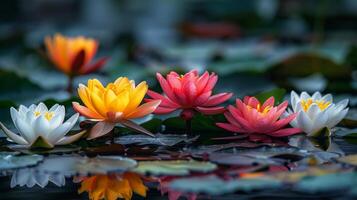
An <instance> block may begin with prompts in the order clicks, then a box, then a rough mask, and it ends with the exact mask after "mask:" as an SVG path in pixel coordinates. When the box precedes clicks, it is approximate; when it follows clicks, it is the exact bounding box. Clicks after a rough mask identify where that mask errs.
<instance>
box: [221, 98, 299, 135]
mask: <svg viewBox="0 0 357 200" xmlns="http://www.w3.org/2000/svg"><path fill="white" fill-rule="evenodd" d="M274 102H275V99H274V97H270V98H269V99H267V100H266V101H265V102H264V103H263V104H261V103H260V102H259V101H258V100H257V99H256V98H255V97H248V96H246V97H244V100H243V102H242V101H241V100H240V99H237V100H236V106H232V105H229V106H228V111H227V112H225V113H224V116H225V117H226V119H227V120H228V123H217V126H219V127H221V128H223V129H226V130H228V131H231V132H237V133H244V134H247V135H248V136H249V137H250V138H251V139H252V138H254V137H264V136H272V137H284V136H289V135H293V134H296V133H299V132H301V130H300V129H299V128H285V127H286V125H288V124H289V122H291V121H292V120H294V119H295V117H296V114H295V113H291V114H290V115H289V116H287V117H285V118H282V117H281V115H282V114H283V113H284V112H285V110H286V108H287V106H288V102H287V101H284V102H283V103H281V104H280V105H278V106H274Z"/></svg>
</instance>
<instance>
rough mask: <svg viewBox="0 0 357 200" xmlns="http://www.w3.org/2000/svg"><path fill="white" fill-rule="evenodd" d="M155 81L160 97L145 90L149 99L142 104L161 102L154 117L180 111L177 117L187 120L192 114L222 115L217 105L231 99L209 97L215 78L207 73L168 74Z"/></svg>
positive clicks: (226, 94)
mask: <svg viewBox="0 0 357 200" xmlns="http://www.w3.org/2000/svg"><path fill="white" fill-rule="evenodd" d="M156 77H157V80H158V81H159V83H160V86H161V88H162V90H163V93H164V94H163V95H161V94H159V93H156V92H154V91H151V90H149V91H148V93H147V94H148V95H149V96H150V97H151V99H146V101H154V100H161V104H160V105H159V107H158V108H157V109H156V110H155V112H154V113H155V114H168V113H171V112H174V111H176V110H179V109H181V110H182V112H181V117H182V118H184V119H185V120H190V119H191V118H192V117H193V115H194V113H195V112H200V113H202V114H205V115H213V114H219V113H223V112H224V111H225V108H224V107H223V106H219V104H221V103H223V102H225V101H227V100H228V99H229V98H231V96H232V93H220V94H216V95H212V93H213V92H212V90H213V88H214V86H215V85H216V82H217V80H218V76H217V75H216V74H215V73H211V74H209V73H208V72H207V71H206V72H205V73H203V75H202V76H200V75H199V74H198V72H197V70H192V71H190V72H188V73H186V74H184V75H179V74H177V73H176V72H173V71H172V72H170V73H169V74H168V75H167V76H166V78H164V77H163V76H162V75H161V74H160V73H157V74H156Z"/></svg>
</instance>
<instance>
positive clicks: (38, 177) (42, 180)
mask: <svg viewBox="0 0 357 200" xmlns="http://www.w3.org/2000/svg"><path fill="white" fill-rule="evenodd" d="M32 176H33V178H34V179H35V181H36V184H37V185H38V186H40V187H41V188H44V187H46V186H47V184H48V177H49V175H48V174H44V173H40V172H33V173H32Z"/></svg>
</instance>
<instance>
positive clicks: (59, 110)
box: [54, 106, 66, 118]
mask: <svg viewBox="0 0 357 200" xmlns="http://www.w3.org/2000/svg"><path fill="white" fill-rule="evenodd" d="M54 114H55V115H61V116H63V118H64V117H65V116H66V109H65V107H64V106H59V107H58V108H57V109H56V110H55V111H54Z"/></svg>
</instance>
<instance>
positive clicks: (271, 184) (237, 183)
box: [169, 175, 283, 195]
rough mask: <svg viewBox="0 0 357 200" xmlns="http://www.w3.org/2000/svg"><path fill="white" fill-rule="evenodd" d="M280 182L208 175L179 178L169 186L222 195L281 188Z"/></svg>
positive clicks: (186, 190)
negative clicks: (224, 178)
mask: <svg viewBox="0 0 357 200" xmlns="http://www.w3.org/2000/svg"><path fill="white" fill-rule="evenodd" d="M282 186H283V185H282V182H281V181H278V180H273V179H236V180H228V181H225V180H222V179H221V178H219V177H217V176H215V175H210V176H205V177H192V178H179V179H176V180H174V181H172V182H171V183H170V185H169V188H171V189H172V190H175V191H180V192H188V193H189V192H192V193H196V194H197V193H204V194H209V195H222V194H226V193H232V192H235V191H244V192H251V191H255V190H263V189H274V188H275V189H276V188H281V187H282Z"/></svg>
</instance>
